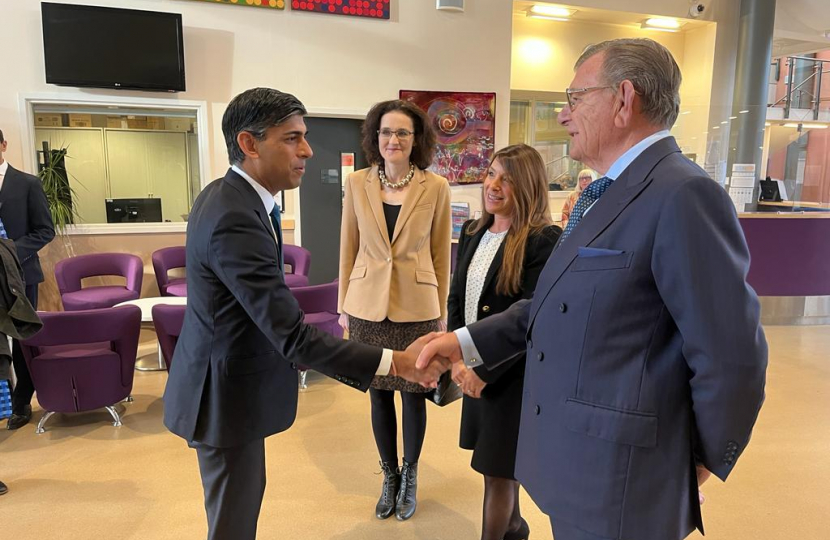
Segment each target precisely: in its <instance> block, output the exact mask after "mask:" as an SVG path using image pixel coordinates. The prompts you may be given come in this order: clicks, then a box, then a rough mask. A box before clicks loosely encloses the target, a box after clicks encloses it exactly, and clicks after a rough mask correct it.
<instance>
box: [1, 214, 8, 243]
mask: <svg viewBox="0 0 830 540" xmlns="http://www.w3.org/2000/svg"><path fill="white" fill-rule="evenodd" d="M0 238H5V239H6V240H8V239H9V234H8V233H7V232H6V227H5V226H4V225H3V220H2V219H0Z"/></svg>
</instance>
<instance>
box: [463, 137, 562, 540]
mask: <svg viewBox="0 0 830 540" xmlns="http://www.w3.org/2000/svg"><path fill="white" fill-rule="evenodd" d="M482 203H483V211H482V216H481V218H479V219H478V220H474V221H468V222H466V223H465V224H464V226H463V228H462V231H461V237H460V239H459V246H458V256H457V262H456V269H455V274H454V276H453V280H452V284H451V286H450V295H449V299H448V326H449V329H450V330H454V329H456V328H460V327H462V326H465V325H468V324H471V323H474V322H475V321H477V320H480V319H483V318H484V317H488V316H490V315H492V314H494V313H499V312H501V311H504V310H506V309H507V308H508V307H510V305H511V304H513V303H514V302H516V301H518V300H520V299H522V298H530V297H531V296H533V290H534V289H535V287H536V281H537V279H538V278H539V274H540V273H541V272H542V268H543V267H544V266H545V263H546V262H547V259H548V256H549V255H550V253H551V251H552V250H553V247H554V245H555V244H556V241H557V239H558V238H559V235H560V234H561V232H562V230H561V229H560V228H559V227H556V226H552V225H551V217H550V209H549V207H548V183H547V176H546V174H545V164H544V161H543V160H542V157H541V156H540V155H539V153H538V152H537V151H536V150H534V149H533V148H531V147H530V146H527V145H524V144H519V145H513V146H509V147H507V148H504V149H502V150H500V151H499V152H497V153H496V155H495V156H494V157H493V160H492V162H491V163H490V168H489V170H488V172H487V177H486V178H485V180H484V186H483V189H482ZM524 368H525V357H524V355H522V356H520V357H517V358H515V359H513V360H511V361H509V362H506V363H504V364H502V365H500V366H499V367H498V368H496V369H494V370H492V371H488V370H487V369H486V368H484V367H483V366H482V367H478V368H475V369H473V370H468V369H466V368H465V367H464V365H463V364H462V363H458V364H455V365H454V367H453V380H454V381H455V382H456V383H458V384H459V386H461V388H462V390H463V391H464V394H465V395H464V407H463V411H462V415H461V447H462V448H466V449H468V450H473V460H472V467H473V469H475V470H476V471H478V472H480V473H481V474H482V475H484V515H483V518H482V532H481V538H482V540H502V539H504V540H519V539H526V538H527V537H528V534H529V532H530V531H529V529H528V526H527V522H526V521H525V520H524V519H523V518H522V516H521V513H520V512H519V483H518V482H517V481H516V479H515V477H514V476H513V470H514V467H515V463H516V444H517V441H518V437H519V417H520V411H521V405H522V384H523V380H524Z"/></svg>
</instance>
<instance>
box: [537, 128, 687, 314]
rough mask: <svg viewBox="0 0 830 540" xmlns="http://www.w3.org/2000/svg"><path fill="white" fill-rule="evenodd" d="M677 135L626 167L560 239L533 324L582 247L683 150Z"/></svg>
mask: <svg viewBox="0 0 830 540" xmlns="http://www.w3.org/2000/svg"><path fill="white" fill-rule="evenodd" d="M679 151H680V148H678V146H677V143H676V142H675V140H674V137H667V138H665V139H662V140H660V141H657V142H656V143H654V144H653V145H651V146H650V147H649V148H647V149H646V150H645V151H644V152H643V153H642V154H640V156H638V157H637V159H635V160H634V161H633V162H632V163H631V165H629V166H628V168H626V169H625V170H624V171H623V172H622V174H621V175H620V176H619V178H617V179H616V180H615V181H614V183H613V184H611V186H610V187H609V188H608V190H607V191H606V192H605V193H604V194H603V196H602V197H600V199H599V200H598V201H597V202H596V204H594V206H593V207H591V209H590V211H589V212H588V213H587V214H585V216H583V218H582V221H580V222H579V224H578V225H577V227H576V228H575V229H574V230H573V232H572V233H571V235H570V236H568V238H566V239H565V241H560V242H559V243H558V244H557V246H556V249H554V252H553V254H552V255H551V257H550V259H548V263H547V265H546V266H545V269H544V270H543V271H542V275H541V276H540V278H539V285H537V287H536V291H535V293H534V294H533V305H532V307H531V308H530V321H529V325H528V326H530V325H532V324H533V321H534V320H535V319H536V315H537V314H538V312H539V308H540V307H541V305H542V302H544V300H545V298H546V297H547V295H548V294H549V293H550V291H551V289H552V288H553V287H554V285H556V283H557V282H558V281H559V278H561V277H562V274H564V273H565V270H567V269H568V267H569V266H570V265H571V263H572V262H573V260H574V259H575V258H576V255H577V253H578V252H579V248H580V246H589V245H590V244H591V242H593V241H594V240H595V239H596V238H597V237H598V236H599V235H600V234H602V233H603V232H604V231H605V230H606V229H607V228H608V227H609V226H610V225H611V224H612V223H613V222H614V220H615V219H617V216H619V215H620V213H622V211H623V210H625V209H626V207H628V205H629V204H630V203H631V201H633V200H634V199H635V198H636V197H637V196H638V195H639V194H640V193H641V192H642V191H643V190H644V189H646V188H647V187H648V186H649V185H650V184H651V182H652V180H653V177H652V176H651V171H652V170H654V167H655V166H657V164H658V163H659V162H660V161H662V160H663V159H664V158H665V157H666V156H668V155H669V154H672V153H675V152H679Z"/></svg>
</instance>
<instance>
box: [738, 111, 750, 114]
mask: <svg viewBox="0 0 830 540" xmlns="http://www.w3.org/2000/svg"><path fill="white" fill-rule="evenodd" d="M748 112H749V111H738V114H746V113H748Z"/></svg>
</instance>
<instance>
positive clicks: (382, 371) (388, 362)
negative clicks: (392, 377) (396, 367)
mask: <svg viewBox="0 0 830 540" xmlns="http://www.w3.org/2000/svg"><path fill="white" fill-rule="evenodd" d="M391 370H392V349H383V354H382V355H381V357H380V364H378V370H377V371H375V375H389V372H390V371H391Z"/></svg>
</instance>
